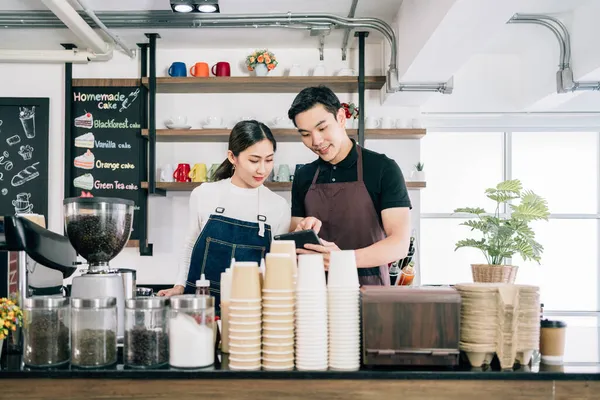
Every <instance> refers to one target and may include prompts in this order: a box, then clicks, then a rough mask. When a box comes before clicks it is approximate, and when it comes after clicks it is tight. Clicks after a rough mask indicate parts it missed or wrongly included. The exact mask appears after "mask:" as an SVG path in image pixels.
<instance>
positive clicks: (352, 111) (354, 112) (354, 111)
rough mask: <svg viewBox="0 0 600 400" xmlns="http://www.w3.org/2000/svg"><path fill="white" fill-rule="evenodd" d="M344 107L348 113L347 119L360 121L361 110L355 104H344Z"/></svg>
mask: <svg viewBox="0 0 600 400" xmlns="http://www.w3.org/2000/svg"><path fill="white" fill-rule="evenodd" d="M342 107H343V108H344V110H345V111H346V118H347V119H351V118H352V119H358V115H359V110H358V107H356V104H354V103H342Z"/></svg>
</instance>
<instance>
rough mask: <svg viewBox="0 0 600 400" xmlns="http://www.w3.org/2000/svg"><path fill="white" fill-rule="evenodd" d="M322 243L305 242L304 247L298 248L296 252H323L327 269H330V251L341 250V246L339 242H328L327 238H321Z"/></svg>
mask: <svg viewBox="0 0 600 400" xmlns="http://www.w3.org/2000/svg"><path fill="white" fill-rule="evenodd" d="M321 243H322V245H321V246H319V245H317V244H305V245H304V249H297V250H296V253H298V254H322V255H323V263H324V264H325V271H328V270H329V260H330V257H329V255H330V253H331V252H332V251H340V248H339V247H338V246H337V244H335V243H333V242H328V241H327V240H323V239H321Z"/></svg>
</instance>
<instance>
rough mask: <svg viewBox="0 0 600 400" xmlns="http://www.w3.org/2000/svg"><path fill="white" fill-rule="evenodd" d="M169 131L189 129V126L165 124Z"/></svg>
mask: <svg viewBox="0 0 600 400" xmlns="http://www.w3.org/2000/svg"><path fill="white" fill-rule="evenodd" d="M165 125H166V126H167V128H169V129H191V128H192V126H191V125H168V124H165Z"/></svg>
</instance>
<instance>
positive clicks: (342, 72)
mask: <svg viewBox="0 0 600 400" xmlns="http://www.w3.org/2000/svg"><path fill="white" fill-rule="evenodd" d="M337 76H356V71H355V70H353V69H352V68H342V69H340V70H339V71H338V73H337Z"/></svg>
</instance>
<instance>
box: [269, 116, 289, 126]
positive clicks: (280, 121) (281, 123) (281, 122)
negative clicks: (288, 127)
mask: <svg viewBox="0 0 600 400" xmlns="http://www.w3.org/2000/svg"><path fill="white" fill-rule="evenodd" d="M285 120H287V118H283V117H275V118H273V121H272V122H273V127H274V128H281V127H283V126H285Z"/></svg>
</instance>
